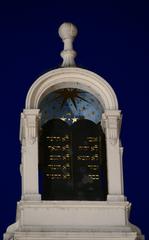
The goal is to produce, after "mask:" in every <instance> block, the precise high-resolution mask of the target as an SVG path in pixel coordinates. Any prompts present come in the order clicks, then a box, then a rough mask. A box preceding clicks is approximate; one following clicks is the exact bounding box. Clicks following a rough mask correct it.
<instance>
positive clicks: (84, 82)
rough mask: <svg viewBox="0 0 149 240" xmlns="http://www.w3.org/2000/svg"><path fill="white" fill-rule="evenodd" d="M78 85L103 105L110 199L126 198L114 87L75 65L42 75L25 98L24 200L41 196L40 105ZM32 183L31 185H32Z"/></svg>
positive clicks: (22, 168)
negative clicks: (39, 175) (52, 96)
mask: <svg viewBox="0 0 149 240" xmlns="http://www.w3.org/2000/svg"><path fill="white" fill-rule="evenodd" d="M65 87H66V88H79V89H82V90H84V91H87V92H89V93H91V94H93V95H94V96H95V97H96V98H97V99H98V101H99V102H100V103H101V105H102V107H103V114H102V119H101V123H102V127H103V130H104V132H105V135H106V149H107V168H108V172H107V177H108V200H112V201H113V200H123V199H124V196H123V170H122V162H121V161H122V147H121V146H120V142H119V132H120V123H121V114H120V111H119V110H118V101H117V97H116V95H115V92H114V90H113V89H112V87H111V86H110V85H109V84H108V83H107V82H106V81H105V80H104V79H103V78H102V77H100V76H99V75H97V74H95V73H93V72H91V71H88V70H85V69H81V68H76V67H69V68H68V67H67V68H59V69H55V70H52V71H49V72H47V73H46V74H44V75H42V76H41V77H39V78H38V79H37V80H36V81H35V82H34V83H33V85H32V86H31V88H30V89H29V91H28V94H27V97H26V106H25V109H24V111H23V113H22V114H21V127H20V139H21V142H22V165H21V166H22V167H21V172H22V190H23V192H22V199H24V200H25V199H27V200H28V199H36V200H37V199H40V194H39V184H38V130H39V123H38V122H39V120H40V109H39V104H40V102H41V101H42V99H43V98H44V97H45V96H46V95H47V94H48V93H50V92H53V91H55V90H58V89H61V88H65ZM31 183H32V184H31Z"/></svg>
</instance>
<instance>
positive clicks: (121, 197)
mask: <svg viewBox="0 0 149 240" xmlns="http://www.w3.org/2000/svg"><path fill="white" fill-rule="evenodd" d="M107 201H110V202H124V201H127V198H126V197H125V196H124V195H119V194H108V196H107Z"/></svg>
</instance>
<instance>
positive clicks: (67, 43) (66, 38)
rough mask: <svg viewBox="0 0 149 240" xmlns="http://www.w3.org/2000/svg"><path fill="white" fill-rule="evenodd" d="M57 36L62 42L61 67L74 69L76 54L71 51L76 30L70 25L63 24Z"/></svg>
mask: <svg viewBox="0 0 149 240" xmlns="http://www.w3.org/2000/svg"><path fill="white" fill-rule="evenodd" d="M58 33H59V36H60V37H61V39H62V40H63V42H64V50H63V51H62V52H61V57H62V58H63V63H62V65H61V66H62V67H75V66H76V64H75V60H74V59H75V57H76V55H77V54H76V52H75V51H74V50H73V40H74V38H75V37H76V36H77V33H78V30H77V28H76V26H74V25H73V24H72V23H63V24H62V25H61V26H60V27H59V30H58Z"/></svg>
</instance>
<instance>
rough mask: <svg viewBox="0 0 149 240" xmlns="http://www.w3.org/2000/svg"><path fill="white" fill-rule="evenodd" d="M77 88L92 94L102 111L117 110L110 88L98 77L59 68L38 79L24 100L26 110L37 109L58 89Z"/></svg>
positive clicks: (83, 71)
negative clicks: (48, 95)
mask: <svg viewBox="0 0 149 240" xmlns="http://www.w3.org/2000/svg"><path fill="white" fill-rule="evenodd" d="M64 87H66V88H79V89H82V90H85V91H88V92H90V93H91V94H93V95H94V96H95V97H96V98H97V99H98V100H99V102H100V103H101V105H102V107H103V109H104V110H117V109H118V101H117V97H116V95H115V92H114V90H113V89H112V87H111V86H110V85H109V84H108V83H107V82H106V81H105V80H104V79H103V78H102V77H100V76H99V75H97V74H95V73H93V72H91V71H88V70H85V69H81V68H59V69H56V70H52V71H49V72H47V73H46V74H44V75H42V76H41V77H39V78H38V79H37V80H36V81H35V82H34V83H33V85H32V86H31V88H30V89H29V91H28V94H27V98H26V109H38V106H39V103H40V102H41V100H42V99H43V98H44V97H45V96H46V95H47V94H48V93H49V92H52V91H55V90H57V89H60V88H64Z"/></svg>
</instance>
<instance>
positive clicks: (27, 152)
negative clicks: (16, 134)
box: [20, 109, 41, 201]
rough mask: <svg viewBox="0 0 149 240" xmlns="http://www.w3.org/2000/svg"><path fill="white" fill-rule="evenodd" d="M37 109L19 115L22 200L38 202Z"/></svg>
mask: <svg viewBox="0 0 149 240" xmlns="http://www.w3.org/2000/svg"><path fill="white" fill-rule="evenodd" d="M39 117H40V114H39V109H25V110H24V111H23V113H21V124H20V140H21V143H22V149H21V151H22V161H21V176H22V200H30V201H32V200H40V199H41V196H40V194H39V184H38V125H39Z"/></svg>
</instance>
